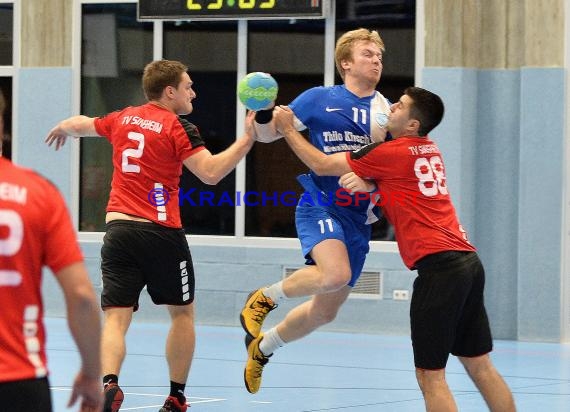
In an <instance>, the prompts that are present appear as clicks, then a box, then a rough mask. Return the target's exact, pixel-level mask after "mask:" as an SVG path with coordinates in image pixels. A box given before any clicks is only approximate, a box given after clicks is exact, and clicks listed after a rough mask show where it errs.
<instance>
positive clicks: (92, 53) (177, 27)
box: [80, 0, 415, 240]
mask: <svg viewBox="0 0 570 412" xmlns="http://www.w3.org/2000/svg"><path fill="white" fill-rule="evenodd" d="M335 7H336V22H335V24H336V31H337V33H336V37H338V36H339V35H340V34H342V33H343V32H345V31H347V30H352V29H355V28H359V27H366V28H370V29H377V30H378V31H379V32H380V34H381V36H382V38H383V39H384V42H385V44H386V49H387V50H386V53H385V55H384V71H383V75H382V79H381V82H380V85H379V90H380V91H381V92H382V93H383V94H384V95H385V96H386V97H387V98H388V99H390V100H397V98H398V97H399V96H400V94H401V93H402V91H403V89H404V88H405V87H407V86H411V85H413V84H414V53H415V50H414V38H415V33H414V25H415V22H414V17H415V1H414V0H366V1H364V0H337V1H336V5H335ZM82 23H83V28H82V36H83V38H82V60H83V62H82V75H81V97H82V107H81V112H82V113H85V114H87V115H92V116H97V115H102V114H105V113H107V112H109V111H112V110H115V109H118V108H122V107H124V106H127V105H133V104H140V103H142V102H143V101H144V99H143V95H142V91H141V85H140V79H141V74H142V69H143V68H144V65H145V64H146V63H148V62H150V61H151V60H152V59H153V57H156V55H157V51H153V27H158V28H159V29H160V30H159V33H158V37H159V38H160V39H161V41H162V44H161V50H160V51H158V54H160V53H161V56H162V57H163V58H166V59H172V60H180V61H182V62H184V63H185V64H187V65H188V66H189V72H190V75H191V77H192V80H193V81H194V86H195V87H194V89H195V91H196V93H197V98H196V100H195V105H194V112H193V113H191V114H190V115H189V116H188V120H189V121H190V122H192V123H194V124H196V125H197V126H198V128H199V130H200V133H201V135H202V137H203V138H204V140H205V142H206V145H207V147H208V148H209V149H210V151H212V152H213V153H217V152H219V151H222V150H224V149H225V148H226V147H228V146H229V145H230V144H231V143H232V142H233V140H234V139H235V137H236V133H237V134H240V133H241V130H236V115H237V113H239V111H238V110H237V109H238V107H237V106H236V86H237V84H236V81H237V73H238V61H237V60H238V56H237V55H238V46H239V45H240V44H241V43H240V42H241V41H244V39H243V38H240V36H239V35H238V32H239V28H238V23H237V22H236V21H232V20H227V21H209V22H205V21H176V22H163V23H161V24H159V25H157V26H154V25H153V23H150V22H138V21H137V19H136V4H135V3H132V2H131V3H117V2H108V4H106V3H105V2H104V1H102V2H101V3H99V4H92V2H89V4H84V5H83V8H82ZM155 35H156V34H155ZM325 40H326V39H325V20H319V19H316V20H312V19H308V20H301V19H291V20H273V21H264V20H250V21H248V22H247V72H252V71H264V72H270V73H272V74H274V76H275V77H276V78H278V81H279V86H280V89H279V96H278V101H277V103H278V104H287V103H289V102H290V101H291V100H293V99H294V98H295V97H296V96H297V95H298V94H299V93H300V92H301V91H303V90H305V89H307V88H309V87H313V86H318V85H322V84H323V83H324V79H325V67H324V66H325V65H324V59H325V57H324V54H325V52H324V50H325ZM155 41H156V39H155ZM300 45H302V47H300ZM336 82H340V79H339V78H338V75H337V79H336ZM81 163H82V167H81V202H80V219H81V221H80V228H81V230H96V231H100V230H103V229H104V215H105V206H106V203H107V199H108V191H109V186H110V179H111V173H112V165H111V147H110V145H109V144H108V142H107V141H106V140H105V139H95V138H94V139H83V140H82V145H81ZM306 170H307V168H306V167H305V166H304V165H303V164H302V163H301V162H300V161H299V160H298V159H297V158H296V157H295V155H293V153H292V152H291V150H289V148H288V147H287V145H286V143H285V142H284V141H278V142H275V143H272V144H267V145H264V144H262V143H257V144H256V145H255V146H254V148H253V150H252V151H251V152H250V154H249V155H248V156H247V157H246V173H245V177H243V179H244V180H245V181H237V180H236V179H238V177H236V173H235V172H233V173H231V174H229V175H228V176H227V177H225V178H224V179H223V180H222V181H221V182H220V183H219V184H218V185H217V186H207V185H204V184H202V183H201V182H200V181H199V180H198V179H197V178H196V177H194V176H193V175H192V174H191V173H189V172H187V171H185V172H184V173H183V175H182V176H181V183H180V186H181V190H183V191H184V193H187V192H188V191H190V190H192V191H193V192H192V193H193V194H192V195H191V196H189V197H190V198H191V199H192V202H188V201H185V202H183V204H182V208H181V216H182V221H183V225H184V228H185V230H186V232H187V233H189V234H207V235H228V236H233V235H235V234H236V233H245V235H246V236H267V237H296V232H295V224H294V213H295V207H294V205H291V206H287V205H286V204H283V202H282V201H281V200H282V199H281V198H278V199H279V200H276V199H275V198H272V197H271V196H272V194H273V193H276V194H277V196H279V195H283V194H284V193H291V197H295V196H296V197H295V199H296V198H298V195H299V194H300V191H301V188H300V185H299V184H298V183H297V181H296V179H295V177H296V176H297V175H298V174H300V173H303V172H305V171H306ZM240 178H241V177H240ZM236 187H245V192H244V193H236ZM200 193H202V194H205V195H203V196H202V197H200ZM262 193H263V194H265V195H266V198H265V200H263V199H262V198H261V194H262ZM256 194H259V196H257V197H256ZM194 195H195V196H194ZM236 196H237V199H236ZM229 199H231V201H228V200H229ZM232 201H233V202H232ZM238 201H239V203H241V206H239V207H243V208H245V220H244V222H241V221H240V222H239V223H236V218H235V216H236V208H235V206H234V205H235V203H238ZM256 202H257V203H258V204H261V205H263V204H265V205H266V206H265V207H260V206H253V205H248V203H249V204H255V203H256ZM264 202H265V203H264ZM236 225H240V226H243V227H236ZM373 232H374V235H373V236H374V237H373V238H374V239H376V240H393V231H392V230H391V228H390V227H389V226H388V225H387V224H386V222H385V221H381V222H380V223H377V224H376V225H375V226H374V230H373Z"/></svg>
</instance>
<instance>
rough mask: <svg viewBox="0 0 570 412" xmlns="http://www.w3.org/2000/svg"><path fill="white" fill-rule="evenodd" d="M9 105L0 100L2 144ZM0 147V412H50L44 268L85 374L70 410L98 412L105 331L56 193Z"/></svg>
mask: <svg viewBox="0 0 570 412" xmlns="http://www.w3.org/2000/svg"><path fill="white" fill-rule="evenodd" d="M4 109H5V102H4V98H3V96H2V94H1V93H0V141H2V134H3V133H2V132H3V130H4V128H3V124H2V114H3V112H4ZM1 155H2V147H1V146H0V302H1V303H2V311H1V312H0V405H2V406H1V407H0V410H2V411H4V412H21V411H34V412H51V410H52V405H51V394H50V389H49V381H48V365H47V359H46V330H45V326H44V323H43V315H44V313H43V303H42V296H41V286H42V268H43V267H44V266H47V267H49V268H50V269H51V271H52V272H53V273H54V275H55V278H56V280H57V282H58V283H59V285H60V287H61V289H62V291H63V296H64V299H65V303H66V307H67V322H68V325H69V329H70V331H71V335H72V336H73V339H74V341H75V343H76V345H77V348H78V350H79V356H80V360H81V366H80V368H79V371H78V373H77V375H76V376H75V380H74V382H73V386H72V388H71V397H70V399H69V406H71V405H73V404H75V403H76V402H77V401H78V400H79V403H80V411H82V412H87V411H93V412H96V411H100V410H101V406H102V400H103V399H102V396H101V390H100V386H99V379H100V371H101V366H100V362H101V358H100V352H99V351H100V348H99V340H100V337H101V326H100V317H99V309H98V307H97V301H96V297H95V292H94V290H93V287H92V285H91V282H90V281H89V276H88V274H87V270H86V268H85V265H84V263H83V255H82V254H81V250H80V249H79V245H78V243H77V239H76V232H75V229H74V228H73V225H72V223H71V218H70V216H69V213H68V211H67V207H66V205H65V202H64V201H63V198H62V197H61V195H60V193H59V192H58V190H57V189H56V187H55V186H54V185H53V184H52V183H51V182H49V181H48V180H47V179H45V178H44V177H42V176H40V175H39V174H37V173H35V172H34V171H32V170H29V169H24V168H22V167H18V166H16V165H14V164H12V163H11V162H10V161H8V160H7V159H5V158H3V157H2V156H1Z"/></svg>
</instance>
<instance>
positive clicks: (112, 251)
mask: <svg viewBox="0 0 570 412" xmlns="http://www.w3.org/2000/svg"><path fill="white" fill-rule="evenodd" d="M101 272H102V274H103V292H102V293H101V307H102V308H103V309H105V308H108V307H132V308H133V310H135V311H136V310H137V309H138V306H139V296H140V293H141V291H142V289H143V288H144V287H145V286H146V287H147V291H148V294H149V295H150V297H151V298H152V301H153V302H154V303H155V304H157V305H188V304H190V303H192V302H193V301H194V267H193V265H192V257H191V256H190V249H189V248H188V242H187V241H186V237H185V235H184V231H183V230H181V229H173V228H168V227H164V226H160V225H157V224H155V223H147V222H133V221H129V220H113V221H111V222H109V223H108V224H107V231H106V233H105V236H104V238H103V247H102V248H101Z"/></svg>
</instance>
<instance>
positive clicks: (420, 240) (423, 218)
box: [273, 87, 515, 412]
mask: <svg viewBox="0 0 570 412" xmlns="http://www.w3.org/2000/svg"><path fill="white" fill-rule="evenodd" d="M390 110H391V113H390V117H389V120H388V124H387V129H388V131H389V132H390V133H391V135H392V137H393V140H391V141H387V142H383V143H372V144H370V145H368V146H365V147H363V148H361V149H359V150H356V151H354V152H346V153H337V154H332V155H326V154H324V153H322V152H320V151H318V150H316V149H315V148H314V147H313V146H311V145H310V144H309V143H308V142H307V141H305V139H304V138H303V136H302V135H300V134H299V133H298V132H297V131H296V129H295V128H294V126H293V113H292V111H291V110H290V109H289V108H288V107H287V106H280V107H277V108H275V110H274V114H273V116H274V119H275V122H276V126H277V129H278V130H279V131H280V132H281V133H283V135H284V136H285V139H286V140H287V143H288V144H289V146H290V147H291V149H292V150H293V151H294V152H295V154H296V155H297V156H298V157H299V158H300V159H301V160H302V161H303V162H304V163H305V164H306V165H307V166H308V167H310V168H311V169H312V170H314V171H315V173H317V174H320V175H325V176H328V175H330V176H342V175H344V174H345V173H348V172H351V171H352V172H354V173H356V174H357V175H358V176H360V177H361V178H364V179H371V180H374V181H375V182H376V184H377V186H378V189H379V191H380V193H381V196H382V199H383V200H382V201H381V202H380V205H381V207H382V211H383V213H384V215H385V216H386V218H387V219H388V220H389V221H390V223H391V224H392V225H393V226H394V230H395V232H396V240H397V242H398V248H399V250H400V255H401V256H402V260H403V261H404V263H405V264H406V266H407V267H408V268H410V269H417V271H418V277H417V278H416V280H415V282H414V290H413V293H412V301H411V308H410V320H411V332H412V344H413V349H414V363H415V366H416V377H417V380H418V384H419V386H420V389H421V390H422V393H423V396H424V400H425V404H426V410H428V411H457V406H456V404H455V400H454V399H453V395H452V394H451V391H450V390H449V387H448V385H447V383H446V381H445V367H446V364H447V360H448V358H449V354H453V355H455V356H458V357H459V360H460V361H461V363H462V364H463V365H464V367H465V369H466V370H467V373H468V374H469V376H470V377H471V379H472V380H473V381H474V383H475V385H476V386H477V388H478V389H479V391H480V392H481V394H482V395H483V398H484V399H485V402H486V403H487V405H488V407H489V409H490V410H491V411H497V412H498V411H501V412H512V411H514V410H515V405H514V401H513V397H512V394H511V391H510V389H509V388H508V386H507V384H506V383H505V381H504V380H503V378H502V377H501V375H499V373H498V372H497V370H496V369H495V367H494V366H493V364H492V362H491V359H490V357H489V352H491V350H492V347H493V344H492V338H491V331H490V327H489V320H488V318H487V313H486V310H485V306H484V302H483V289H484V284H485V272H484V269H483V266H482V264H481V262H480V260H479V258H478V256H477V253H476V251H475V250H476V249H475V247H474V246H473V245H472V244H471V243H470V242H469V241H468V239H467V234H466V232H465V230H464V229H463V228H462V227H461V225H460V223H459V220H458V218H457V215H456V212H455V208H454V206H453V204H452V203H451V198H450V196H449V192H448V188H447V185H446V175H445V166H444V163H443V160H442V156H441V153H440V151H439V148H438V147H437V145H436V144H435V143H434V142H433V141H432V140H431V139H430V138H429V137H428V133H429V132H431V130H432V129H434V128H435V127H436V126H437V125H438V124H439V123H440V122H441V119H442V118H443V112H444V107H443V102H442V101H441V99H440V98H439V96H437V95H436V94H434V93H431V92H429V91H427V90H425V89H421V88H418V87H410V88H407V89H406V90H405V92H404V95H403V96H402V97H401V98H400V99H399V101H398V102H396V103H395V104H393V105H392V106H391V108H390ZM342 183H343V182H342V181H341V184H342ZM346 188H347V189H349V190H351V189H353V188H351V187H350V185H348V187H346Z"/></svg>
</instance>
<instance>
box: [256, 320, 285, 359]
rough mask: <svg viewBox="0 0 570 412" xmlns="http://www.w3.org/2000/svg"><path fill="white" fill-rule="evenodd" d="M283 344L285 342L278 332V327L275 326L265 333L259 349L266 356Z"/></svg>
mask: <svg viewBox="0 0 570 412" xmlns="http://www.w3.org/2000/svg"><path fill="white" fill-rule="evenodd" d="M283 345H285V342H283V339H281V337H280V336H279V334H278V333H277V327H273V328H271V329H269V330H268V331H267V332H265V333H264V334H263V339H261V342H259V350H260V351H261V352H262V353H263V354H264V355H265V356H269V355H271V354H272V353H273V352H275V351H276V350H277V349H278V348H280V347H281V346H283Z"/></svg>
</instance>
